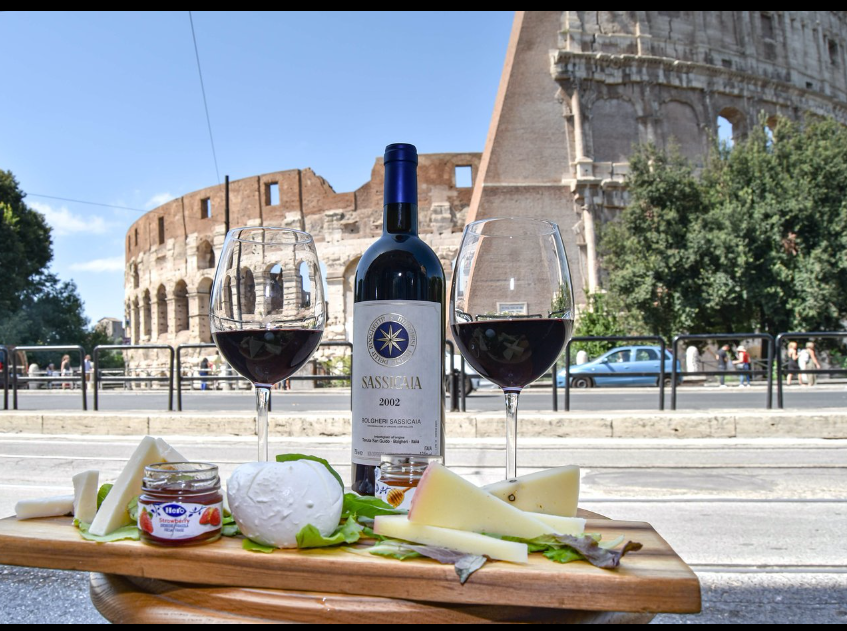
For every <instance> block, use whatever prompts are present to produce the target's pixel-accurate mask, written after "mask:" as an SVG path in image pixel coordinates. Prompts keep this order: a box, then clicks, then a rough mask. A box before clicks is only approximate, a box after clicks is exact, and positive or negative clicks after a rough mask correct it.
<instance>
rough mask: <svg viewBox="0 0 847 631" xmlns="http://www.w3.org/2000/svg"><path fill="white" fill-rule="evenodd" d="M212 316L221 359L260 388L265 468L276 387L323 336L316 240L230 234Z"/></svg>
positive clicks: (250, 231)
mask: <svg viewBox="0 0 847 631" xmlns="http://www.w3.org/2000/svg"><path fill="white" fill-rule="evenodd" d="M209 310H210V316H211V324H212V337H213V339H214V340H215V344H216V345H217V347H218V350H219V351H220V352H221V355H223V357H224V359H226V360H227V361H228V362H229V364H230V366H232V367H233V368H235V370H237V371H238V372H239V373H240V374H241V375H242V376H244V377H246V378H247V379H249V380H250V381H251V382H253V385H254V386H255V387H256V423H257V426H256V431H257V434H258V436H259V461H260V462H266V461H267V460H268V400H269V399H270V390H271V387H273V385H274V384H275V383H278V382H280V381H282V380H284V379H287V378H288V377H290V376H291V375H293V374H294V373H295V372H297V370H299V369H300V367H301V366H303V364H305V363H306V362H307V361H308V359H309V357H311V356H312V353H313V352H314V351H315V349H316V348H317V346H318V343H319V342H320V341H321V336H322V335H323V329H324V321H325V319H326V310H325V303H324V287H323V280H322V278H321V268H320V263H319V262H318V255H317V252H316V251H315V242H314V240H313V239H312V235H310V234H308V233H306V232H301V231H299V230H290V229H287V228H269V227H262V228H235V229H233V230H230V231H229V233H227V235H226V241H224V247H223V252H222V253H221V257H220V260H219V262H218V268H217V270H216V271H215V282H214V285H213V287H212V295H211V302H210V307H209Z"/></svg>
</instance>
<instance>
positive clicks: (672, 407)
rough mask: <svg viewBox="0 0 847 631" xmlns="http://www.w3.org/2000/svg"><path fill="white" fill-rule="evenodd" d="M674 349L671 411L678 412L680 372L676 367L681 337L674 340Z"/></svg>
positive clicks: (672, 350) (672, 354)
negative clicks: (677, 394) (677, 392)
mask: <svg viewBox="0 0 847 631" xmlns="http://www.w3.org/2000/svg"><path fill="white" fill-rule="evenodd" d="M672 344H673V348H672V349H671V411H676V382H677V379H678V377H677V374H678V373H679V370H678V369H677V367H676V365H677V362H678V361H679V359H678V357H679V356H678V354H677V353H678V348H679V335H677V336H676V337H675V338H673V342H672Z"/></svg>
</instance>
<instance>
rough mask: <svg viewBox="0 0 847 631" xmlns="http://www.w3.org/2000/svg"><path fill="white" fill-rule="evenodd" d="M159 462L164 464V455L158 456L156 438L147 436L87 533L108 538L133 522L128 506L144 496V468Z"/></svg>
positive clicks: (119, 477)
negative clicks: (142, 493) (133, 499)
mask: <svg viewBox="0 0 847 631" xmlns="http://www.w3.org/2000/svg"><path fill="white" fill-rule="evenodd" d="M157 462H162V455H161V454H160V453H159V447H158V446H157V445H156V439H155V438H153V437H152V436H145V437H144V438H143V439H142V440H141V443H140V444H139V445H138V447H136V449H135V452H134V453H133V454H132V456H131V457H130V459H129V462H127V463H126V466H125V467H124V470H123V471H121V474H120V475H119V476H118V479H117V480H116V481H115V484H114V486H113V487H112V490H111V491H109V494H108V495H107V496H106V499H105V500H103V503H102V504H101V505H100V510H99V511H97V515H96V516H95V517H94V521H92V522H91V528H89V530H88V531H89V532H90V533H91V534H92V535H100V536H102V535H107V534H109V533H110V532H112V531H113V530H117V529H118V528H120V527H121V526H126V525H128V524H131V523H132V520H131V519H130V518H129V514H128V513H127V512H126V506H127V504H129V501H130V500H131V499H132V498H133V497H135V496H136V495H140V494H141V479H142V478H143V477H144V467H146V466H147V465H149V464H155V463H157Z"/></svg>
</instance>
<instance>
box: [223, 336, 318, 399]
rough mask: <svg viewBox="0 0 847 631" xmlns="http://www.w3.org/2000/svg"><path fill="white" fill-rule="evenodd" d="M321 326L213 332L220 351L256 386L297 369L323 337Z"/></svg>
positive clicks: (272, 382)
mask: <svg viewBox="0 0 847 631" xmlns="http://www.w3.org/2000/svg"><path fill="white" fill-rule="evenodd" d="M322 335H323V331H322V330H320V329H252V330H247V331H219V332H218V333H215V334H214V339H215V344H217V346H218V350H220V352H221V354H222V355H223V356H224V359H226V360H227V361H228V362H229V365H230V366H232V367H233V368H235V370H237V371H238V372H239V373H240V374H241V375H243V376H244V377H246V378H247V379H249V380H250V381H252V382H253V384H254V385H257V386H266V387H271V386H272V385H273V384H275V383H279V382H280V381H282V380H283V379H288V378H289V377H290V376H291V375H293V374H294V373H296V372H297V371H298V370H300V368H301V367H302V366H303V364H305V363H306V361H307V360H308V359H309V357H310V356H311V355H312V353H313V352H314V350H315V348H316V347H317V346H318V343H320V341H321V336H322Z"/></svg>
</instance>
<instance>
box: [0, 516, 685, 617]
mask: <svg viewBox="0 0 847 631" xmlns="http://www.w3.org/2000/svg"><path fill="white" fill-rule="evenodd" d="M586 531H587V532H599V533H601V534H602V535H603V539H605V540H609V539H614V538H616V537H618V536H620V535H623V536H624V538H625V540H633V541H639V542H641V543H642V544H644V548H643V549H642V550H641V551H639V552H634V553H632V554H629V555H627V556H625V557H624V558H623V560H622V562H621V566H620V567H619V568H618V569H616V570H601V569H598V568H595V567H593V566H591V565H589V564H588V563H587V562H585V561H578V562H574V563H567V564H559V563H554V562H552V561H550V560H548V559H546V558H544V557H543V556H542V555H540V554H531V555H530V562H529V563H528V564H527V565H515V564H512V563H505V562H495V561H489V562H488V563H486V565H485V566H484V567H483V568H482V569H480V570H478V571H477V572H475V573H474V574H473V575H472V576H471V577H470V579H469V580H468V581H467V583H465V584H464V585H460V584H459V579H458V577H457V576H456V573H455V571H454V570H453V567H452V566H445V565H441V564H440V563H438V562H436V561H433V560H431V559H416V560H409V561H397V560H394V559H387V558H382V557H375V556H372V555H367V556H363V555H359V554H354V553H351V552H346V551H344V550H342V549H339V548H327V549H314V550H278V551H276V552H274V553H272V554H262V553H257V552H247V551H245V550H244V549H242V547H241V539H240V538H226V537H224V538H221V539H220V540H219V541H217V542H215V543H212V544H208V545H201V546H196V547H186V548H160V547H157V546H150V545H146V544H143V543H141V542H138V541H119V542H114V543H106V544H99V543H93V542H89V541H85V540H83V539H82V538H81V537H80V536H79V533H78V532H77V530H76V528H74V527H73V525H72V519H71V518H70V517H50V518H43V519H33V520H26V521H17V520H16V519H15V518H14V517H10V518H6V519H2V520H0V563H5V564H9V565H22V566H30V567H41V568H52V569H59V570H82V571H91V572H102V573H106V574H120V575H124V576H135V577H146V578H154V579H163V580H167V581H173V582H177V583H192V584H195V585H220V586H230V587H253V588H270V589H281V590H298V591H314V592H332V593H336V594H357V595H363V596H379V597H384V598H397V599H405V600H413V601H429V602H443V603H464V604H477V605H515V606H523V607H527V606H529V607H550V608H557V609H578V610H587V611H626V612H654V613H660V612H663V613H697V612H699V611H700V583H699V581H698V580H697V577H696V575H695V574H694V573H693V572H692V571H691V569H690V568H689V567H688V566H687V565H686V564H685V562H684V561H683V560H682V559H680V558H679V556H678V555H677V554H676V553H675V552H674V551H673V549H672V548H671V547H670V546H669V545H668V544H667V543H666V542H665V540H664V539H662V538H661V537H660V536H659V535H658V533H656V531H655V530H654V529H653V528H652V526H650V524H647V523H643V522H624V521H613V520H603V519H589V520H588V523H587V525H586ZM363 548H364V547H363Z"/></svg>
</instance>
